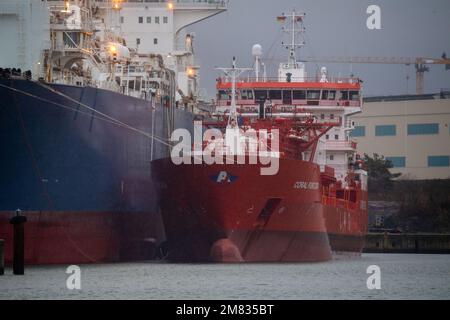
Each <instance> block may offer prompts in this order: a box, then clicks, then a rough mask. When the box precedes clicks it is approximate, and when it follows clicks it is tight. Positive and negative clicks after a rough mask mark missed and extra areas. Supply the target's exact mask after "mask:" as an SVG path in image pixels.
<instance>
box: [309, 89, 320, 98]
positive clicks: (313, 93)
mask: <svg viewBox="0 0 450 320" xmlns="http://www.w3.org/2000/svg"><path fill="white" fill-rule="evenodd" d="M307 99H308V100H319V99H320V90H308V93H307Z"/></svg>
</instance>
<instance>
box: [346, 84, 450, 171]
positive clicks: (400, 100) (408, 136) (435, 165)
mask: <svg viewBox="0 0 450 320" xmlns="http://www.w3.org/2000/svg"><path fill="white" fill-rule="evenodd" d="M352 119H353V121H354V126H355V129H354V130H353V132H352V133H351V139H352V140H354V141H356V142H357V143H358V150H359V153H361V154H364V153H367V154H369V155H370V156H372V154H373V153H378V154H379V155H383V156H385V157H386V158H387V159H389V160H390V161H391V163H392V165H393V168H392V169H391V171H392V172H394V173H401V174H402V176H401V178H403V179H448V178H450V91H444V90H443V91H442V92H440V93H438V94H427V95H408V96H388V97H372V98H366V99H365V104H364V108H363V112H362V113H360V114H357V115H355V116H353V117H352Z"/></svg>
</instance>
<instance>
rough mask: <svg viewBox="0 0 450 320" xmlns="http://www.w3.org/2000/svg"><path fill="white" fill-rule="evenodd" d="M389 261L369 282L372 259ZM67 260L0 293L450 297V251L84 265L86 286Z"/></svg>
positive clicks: (9, 278)
mask: <svg viewBox="0 0 450 320" xmlns="http://www.w3.org/2000/svg"><path fill="white" fill-rule="evenodd" d="M370 265H378V266H379V267H380V268H381V289H380V290H368V289H367V285H366V281H367V278H368V276H369V274H367V273H366V270H367V267H368V266H370ZM66 267H67V266H38V267H28V268H27V269H26V275H25V276H13V275H12V270H11V269H6V274H5V275H4V276H0V299H450V255H418V254H365V255H363V257H362V258H360V259H345V260H335V261H331V262H326V263H307V264H236V265H218V264H183V265H180V264H169V263H154V262H149V263H130V264H111V265H81V266H80V267H81V287H82V288H81V290H68V289H67V287H66V280H67V277H68V276H69V275H68V274H66V273H65V272H66Z"/></svg>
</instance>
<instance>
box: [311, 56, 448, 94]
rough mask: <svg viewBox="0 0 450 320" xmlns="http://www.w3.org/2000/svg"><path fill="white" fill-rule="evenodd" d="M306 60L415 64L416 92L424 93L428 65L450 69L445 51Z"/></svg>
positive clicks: (318, 61) (316, 61)
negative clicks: (437, 54) (437, 55)
mask: <svg viewBox="0 0 450 320" xmlns="http://www.w3.org/2000/svg"><path fill="white" fill-rule="evenodd" d="M305 62H314V63H377V64H404V65H412V64H414V65H415V68H416V93H417V94H423V89H424V74H425V72H428V71H430V68H429V67H428V65H430V64H441V65H445V70H450V59H447V56H446V54H445V52H444V54H443V55H442V57H441V58H438V59H434V58H422V57H420V58H405V57H350V58H346V57H331V58H308V59H306V60H305Z"/></svg>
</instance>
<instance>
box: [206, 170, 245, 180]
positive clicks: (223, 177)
mask: <svg viewBox="0 0 450 320" xmlns="http://www.w3.org/2000/svg"><path fill="white" fill-rule="evenodd" d="M210 178H211V180H212V181H214V182H216V183H232V182H234V181H236V180H237V178H238V177H236V176H233V175H232V174H230V173H228V172H226V171H220V172H219V173H218V174H215V175H212V176H210Z"/></svg>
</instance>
